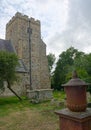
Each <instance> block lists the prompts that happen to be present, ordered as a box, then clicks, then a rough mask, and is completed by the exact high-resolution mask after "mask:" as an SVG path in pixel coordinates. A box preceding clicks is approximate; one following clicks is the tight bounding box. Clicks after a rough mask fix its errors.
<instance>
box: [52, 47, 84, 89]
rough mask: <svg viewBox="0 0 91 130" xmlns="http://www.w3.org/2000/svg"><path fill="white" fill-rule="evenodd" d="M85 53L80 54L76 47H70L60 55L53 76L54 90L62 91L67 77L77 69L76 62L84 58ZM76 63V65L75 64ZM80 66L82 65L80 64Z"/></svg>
mask: <svg viewBox="0 0 91 130" xmlns="http://www.w3.org/2000/svg"><path fill="white" fill-rule="evenodd" d="M83 56H84V53H83V52H79V51H78V50H77V49H75V48H74V47H70V48H69V49H67V50H66V51H64V52H62V53H61V54H60V55H59V59H58V61H57V63H56V68H55V71H54V75H53V81H54V82H53V83H54V85H53V88H54V89H58V90H60V89H61V88H62V86H61V85H62V84H64V83H65V82H66V79H67V78H66V77H67V74H68V73H69V72H72V71H73V69H75V68H77V65H76V64H77V63H78V62H76V61H77V60H78V59H79V58H81V57H83ZM74 63H75V64H74ZM78 64H80V63H78Z"/></svg>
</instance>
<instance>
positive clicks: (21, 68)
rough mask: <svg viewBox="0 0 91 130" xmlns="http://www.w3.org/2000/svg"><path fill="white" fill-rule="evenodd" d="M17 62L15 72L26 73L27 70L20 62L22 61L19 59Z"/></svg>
mask: <svg viewBox="0 0 91 130" xmlns="http://www.w3.org/2000/svg"><path fill="white" fill-rule="evenodd" d="M18 62H19V66H17V67H16V71H17V72H18V73H27V72H28V70H27V68H26V66H25V64H24V62H23V61H22V59H19V60H18Z"/></svg>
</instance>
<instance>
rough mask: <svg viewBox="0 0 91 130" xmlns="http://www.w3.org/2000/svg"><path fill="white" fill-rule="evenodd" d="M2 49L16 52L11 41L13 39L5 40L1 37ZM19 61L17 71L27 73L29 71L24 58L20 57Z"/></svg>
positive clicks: (0, 44)
mask: <svg viewBox="0 0 91 130" xmlns="http://www.w3.org/2000/svg"><path fill="white" fill-rule="evenodd" d="M0 51H8V52H11V53H16V51H15V48H14V46H13V44H12V43H11V41H10V40H4V39H0ZM18 62H19V66H17V67H16V72H19V73H27V72H28V71H27V68H26V66H25V64H24V62H23V61H22V59H19V60H18Z"/></svg>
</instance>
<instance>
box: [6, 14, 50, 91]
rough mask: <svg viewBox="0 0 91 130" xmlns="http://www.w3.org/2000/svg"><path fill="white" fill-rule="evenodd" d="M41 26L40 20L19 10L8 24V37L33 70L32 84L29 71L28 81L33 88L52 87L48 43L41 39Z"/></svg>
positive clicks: (28, 66)
mask: <svg viewBox="0 0 91 130" xmlns="http://www.w3.org/2000/svg"><path fill="white" fill-rule="evenodd" d="M29 21H30V28H31V29H32V34H31V35H30V39H31V50H30V49H29V48H30V47H29V33H28V28H29ZM40 26H41V25H40V21H39V20H35V19H34V18H28V16H26V15H23V14H21V13H19V12H17V13H16V14H15V16H14V17H13V18H12V19H11V20H10V21H9V22H8V23H7V25H6V39H7V40H11V42H12V43H13V46H14V47H15V50H16V53H17V55H18V57H19V58H20V59H22V60H23V61H24V63H25V65H26V66H27V68H28V70H29V69H30V70H31V84H30V82H29V73H28V79H27V82H28V84H30V89H32V90H36V89H50V78H49V70H48V61H47V57H46V44H45V43H44V42H43V40H42V39H41V27H40ZM29 52H30V53H31V59H29V58H30V54H29ZM30 61H31V66H30V63H29V62H30ZM30 67H31V68H30Z"/></svg>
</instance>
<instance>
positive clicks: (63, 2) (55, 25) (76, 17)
mask: <svg viewBox="0 0 91 130" xmlns="http://www.w3.org/2000/svg"><path fill="white" fill-rule="evenodd" d="M16 12H21V13H23V14H25V15H28V16H29V17H33V18H35V19H38V20H40V21H41V34H42V39H43V40H44V42H45V43H46V45H47V54H48V53H49V52H51V53H54V54H55V55H56V56H58V55H59V54H60V53H62V51H65V50H66V49H68V48H69V47H71V46H73V47H74V48H76V49H78V50H80V51H84V52H86V53H90V52H91V0H0V38H2V39H4V38H5V26H6V23H7V22H8V21H9V20H10V19H11V18H12V16H14V15H15V13H16Z"/></svg>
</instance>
